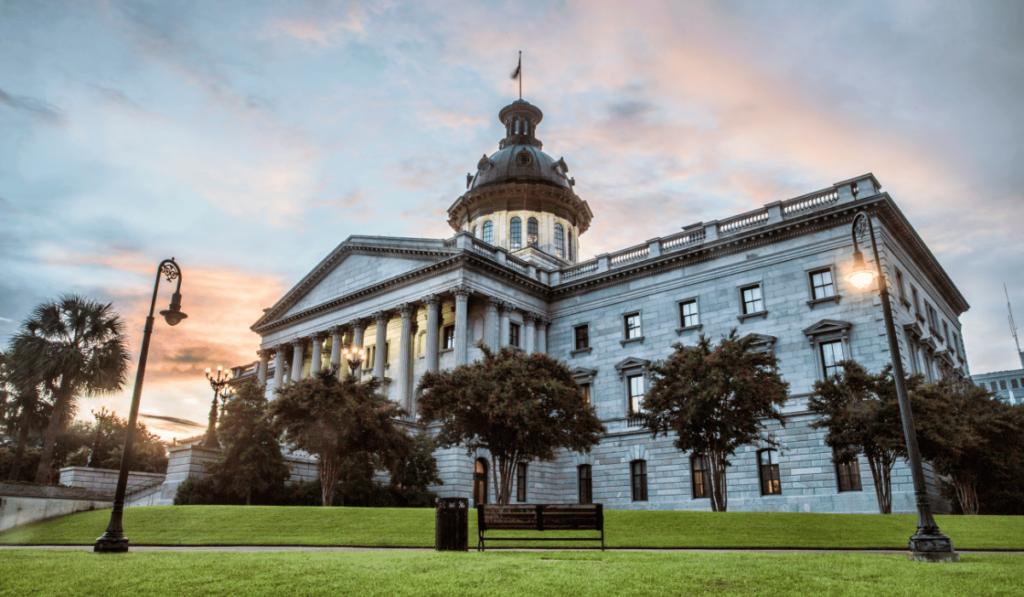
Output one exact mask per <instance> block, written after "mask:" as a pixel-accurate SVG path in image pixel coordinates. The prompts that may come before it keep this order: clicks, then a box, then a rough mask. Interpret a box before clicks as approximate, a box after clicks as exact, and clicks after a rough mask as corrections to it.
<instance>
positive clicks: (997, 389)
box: [988, 381, 999, 392]
mask: <svg viewBox="0 0 1024 597" xmlns="http://www.w3.org/2000/svg"><path fill="white" fill-rule="evenodd" d="M988 383H989V385H991V386H992V391H993V392H998V391H999V386H997V385H996V382H994V381H990V382H988Z"/></svg>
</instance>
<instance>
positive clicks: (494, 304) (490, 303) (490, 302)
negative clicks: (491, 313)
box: [487, 296, 501, 309]
mask: <svg viewBox="0 0 1024 597" xmlns="http://www.w3.org/2000/svg"><path fill="white" fill-rule="evenodd" d="M500 306H501V299H497V298H494V297H493V296H489V297H487V308H488V309H497V308H499V307H500Z"/></svg>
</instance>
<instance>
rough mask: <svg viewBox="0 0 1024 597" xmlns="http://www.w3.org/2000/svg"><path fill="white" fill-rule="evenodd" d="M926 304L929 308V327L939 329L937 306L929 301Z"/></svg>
mask: <svg viewBox="0 0 1024 597" xmlns="http://www.w3.org/2000/svg"><path fill="white" fill-rule="evenodd" d="M924 306H925V308H926V309H927V310H928V327H930V328H931V329H933V330H935V331H938V327H939V322H938V316H937V315H936V314H935V307H933V306H931V305H929V304H928V302H927V301H925V303H924Z"/></svg>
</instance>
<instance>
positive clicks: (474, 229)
mask: <svg viewBox="0 0 1024 597" xmlns="http://www.w3.org/2000/svg"><path fill="white" fill-rule="evenodd" d="M476 229H477V226H476V224H474V225H473V238H480V237H479V236H477V235H476Z"/></svg>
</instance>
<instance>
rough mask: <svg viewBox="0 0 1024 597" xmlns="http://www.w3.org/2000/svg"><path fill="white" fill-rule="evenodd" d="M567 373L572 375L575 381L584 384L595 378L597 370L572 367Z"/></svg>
mask: <svg viewBox="0 0 1024 597" xmlns="http://www.w3.org/2000/svg"><path fill="white" fill-rule="evenodd" d="M569 373H572V376H573V377H574V378H576V381H582V382H584V383H587V382H590V381H592V380H593V379H594V378H595V377H597V369H587V368H586V367H573V368H572V369H570V370H569Z"/></svg>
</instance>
